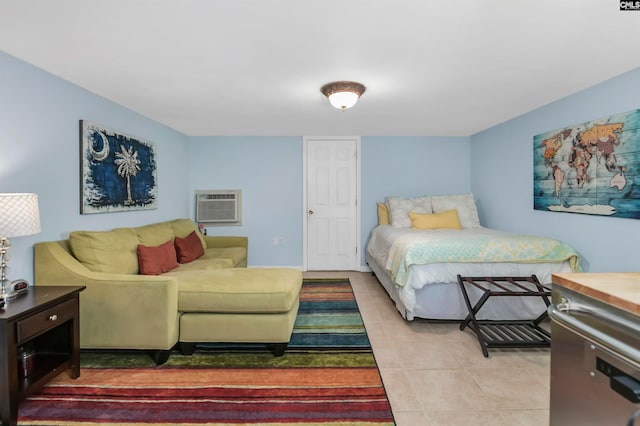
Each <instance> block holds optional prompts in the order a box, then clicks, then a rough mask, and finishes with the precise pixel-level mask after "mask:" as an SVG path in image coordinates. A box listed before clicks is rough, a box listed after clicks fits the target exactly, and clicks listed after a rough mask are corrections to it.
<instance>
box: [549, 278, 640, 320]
mask: <svg viewBox="0 0 640 426" xmlns="http://www.w3.org/2000/svg"><path fill="white" fill-rule="evenodd" d="M552 280H553V284H554V285H560V286H563V287H566V288H569V289H571V290H574V291H577V292H579V293H582V294H584V295H586V296H589V297H592V298H594V299H597V300H599V301H601V302H604V303H608V304H609V305H613V306H615V307H617V308H620V309H624V310H625V311H629V312H631V313H633V314H636V315H640V272H577V273H567V274H553V275H552Z"/></svg>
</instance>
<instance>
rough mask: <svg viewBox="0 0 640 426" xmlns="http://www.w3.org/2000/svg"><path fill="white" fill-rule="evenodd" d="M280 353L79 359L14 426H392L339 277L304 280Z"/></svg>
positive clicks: (237, 348)
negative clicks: (75, 369)
mask: <svg viewBox="0 0 640 426" xmlns="http://www.w3.org/2000/svg"><path fill="white" fill-rule="evenodd" d="M300 302H301V303H300V310H299V312H298V317H297V320H296V324H295V327H294V330H293V335H292V337H291V342H290V343H289V347H288V348H287V351H286V352H285V355H284V356H282V357H274V356H273V355H272V354H271V352H270V351H269V349H268V348H267V347H266V346H265V345H257V344H253V345H239V344H207V345H198V346H197V350H196V353H195V354H193V355H191V356H183V355H181V354H180V353H179V352H175V353H172V354H171V356H170V358H169V360H168V361H167V363H166V364H164V365H161V366H156V365H155V364H154V363H153V362H152V361H151V359H150V358H149V356H148V355H147V354H144V353H132V352H115V353H106V352H105V353H102V352H83V353H82V356H81V359H82V362H81V374H80V377H79V378H78V379H76V380H72V379H70V378H69V376H68V374H67V373H62V374H61V375H60V376H58V377H57V378H56V379H54V380H53V381H52V382H51V383H50V384H48V385H47V386H45V387H44V388H43V389H42V390H41V391H40V392H39V393H37V394H34V395H32V396H30V397H29V398H27V399H26V400H24V401H22V402H21V404H20V408H19V413H18V414H19V418H18V425H65V426H66V425H113V424H118V425H150V424H152V425H157V424H166V425H224V424H234V425H238V424H254V425H255V424H261V425H269V426H274V425H294V424H298V425H300V424H305V425H334V426H335V425H393V424H394V420H393V415H392V413H391V407H390V405H389V401H388V399H387V395H386V392H385V390H384V387H383V385H382V379H381V377H380V373H379V371H378V368H377V365H376V362H375V359H374V357H373V352H372V350H371V346H370V344H369V339H368V338H367V333H366V331H365V329H364V324H363V322H362V317H361V316H360V313H359V311H358V305H357V304H356V301H355V297H354V295H353V291H352V289H351V285H350V283H349V281H348V280H346V279H314V280H305V281H304V284H303V287H302V292H301V295H300Z"/></svg>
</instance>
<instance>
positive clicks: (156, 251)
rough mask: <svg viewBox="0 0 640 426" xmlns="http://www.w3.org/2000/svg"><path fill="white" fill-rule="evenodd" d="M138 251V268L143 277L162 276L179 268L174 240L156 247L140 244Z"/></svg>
mask: <svg viewBox="0 0 640 426" xmlns="http://www.w3.org/2000/svg"><path fill="white" fill-rule="evenodd" d="M137 251H138V267H139V269H140V273H141V274H143V275H160V274H162V273H163V272H169V271H171V270H173V269H175V268H177V267H178V261H177V260H176V249H175V247H174V245H173V241H172V240H169V241H167V242H166V243H164V244H160V245H159V246H154V247H148V246H145V245H142V244H139V245H138V249H137Z"/></svg>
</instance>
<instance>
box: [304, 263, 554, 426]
mask: <svg viewBox="0 0 640 426" xmlns="http://www.w3.org/2000/svg"><path fill="white" fill-rule="evenodd" d="M304 276H305V277H316V278H317V277H347V278H349V280H350V281H351V285H352V287H353V290H354V293H355V295H356V300H357V302H358V306H359V308H360V313H361V314H362V318H363V320H364V323H365V327H366V329H367V334H368V335H369V340H370V341H371V346H372V348H373V352H374V355H375V358H376V362H377V363H378V367H379V369H380V373H381V375H382V380H383V382H384V386H385V389H386V391H387V395H388V396H389V401H390V402H391V408H392V410H393V415H394V417H395V420H396V424H397V425H398V426H413V425H416V426H456V425H464V426H467V425H474V426H480V425H491V426H502V425H509V426H513V425H518V426H546V425H548V424H549V350H548V349H528V350H525V349H512V350H490V351H489V358H485V357H484V356H483V355H482V352H481V350H480V346H479V345H478V341H477V340H476V337H475V335H474V334H473V333H471V332H469V331H467V330H465V331H460V330H459V328H458V324H455V323H434V322H427V321H422V320H415V321H410V322H409V321H405V320H404V319H403V318H402V317H401V316H400V314H399V313H398V311H397V310H396V309H395V306H394V304H393V303H392V301H391V299H390V298H389V297H388V295H387V293H386V292H385V290H384V288H383V287H382V286H381V285H380V283H379V282H378V280H377V279H376V278H375V277H374V276H372V275H371V274H370V273H363V272H350V271H339V272H324V271H323V272H305V273H304Z"/></svg>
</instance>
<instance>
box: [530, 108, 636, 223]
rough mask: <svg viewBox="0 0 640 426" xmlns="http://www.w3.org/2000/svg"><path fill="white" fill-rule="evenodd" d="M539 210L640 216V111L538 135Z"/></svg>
mask: <svg viewBox="0 0 640 426" xmlns="http://www.w3.org/2000/svg"><path fill="white" fill-rule="evenodd" d="M533 158H534V160H533V161H534V164H533V175H534V176H533V205H534V209H536V210H545V211H555V212H567V213H582V214H593V215H604V216H613V217H622V218H634V219H640V109H637V110H633V111H629V112H625V113H621V114H616V115H613V116H610V117H606V118H602V119H599V120H593V121H589V122H586V123H581V124H576V125H573V126H571V127H566V128H564V129H559V130H554V131H551V132H547V133H543V134H540V135H537V136H535V137H534V138H533Z"/></svg>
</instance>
